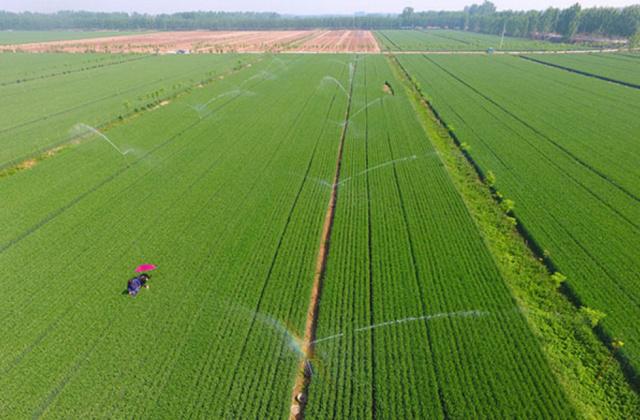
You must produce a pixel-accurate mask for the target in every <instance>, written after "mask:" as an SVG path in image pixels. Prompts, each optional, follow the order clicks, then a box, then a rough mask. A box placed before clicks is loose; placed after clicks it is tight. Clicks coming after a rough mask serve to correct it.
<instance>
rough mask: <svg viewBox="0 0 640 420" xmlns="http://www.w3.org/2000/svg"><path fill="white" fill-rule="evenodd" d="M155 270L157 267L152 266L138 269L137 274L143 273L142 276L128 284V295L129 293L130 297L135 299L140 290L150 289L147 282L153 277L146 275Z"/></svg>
mask: <svg viewBox="0 0 640 420" xmlns="http://www.w3.org/2000/svg"><path fill="white" fill-rule="evenodd" d="M155 268H156V266H154V265H151V264H144V265H141V266H139V267H138V268H136V273H141V274H140V275H138V276H136V277H134V278H132V279H130V280H129V281H128V282H127V293H129V296H133V297H135V296H136V295H137V294H138V292H140V289H142V288H143V287H144V288H145V289H148V288H149V285H148V284H147V282H148V281H149V279H150V278H151V275H150V274H148V273H146V271H151V270H155Z"/></svg>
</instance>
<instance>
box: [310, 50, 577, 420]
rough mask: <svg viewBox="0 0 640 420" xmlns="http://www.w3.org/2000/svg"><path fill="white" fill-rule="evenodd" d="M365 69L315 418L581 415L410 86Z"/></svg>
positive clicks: (315, 388) (346, 166)
mask: <svg viewBox="0 0 640 420" xmlns="http://www.w3.org/2000/svg"><path fill="white" fill-rule="evenodd" d="M359 68H360V69H362V71H360V72H359V73H358V74H357V75H356V79H355V83H356V86H355V90H354V92H355V93H354V98H353V101H354V105H353V110H354V111H355V113H352V120H351V121H350V125H349V130H348V133H347V138H346V142H345V153H344V158H343V172H342V179H341V184H340V186H339V189H338V204H337V210H336V219H335V225H334V233H333V235H332V244H331V249H330V253H329V261H328V267H327V273H326V278H325V283H324V292H323V298H322V301H321V305H320V319H319V329H318V343H317V360H316V363H317V366H318V367H317V370H318V372H319V373H317V374H316V375H315V376H314V377H313V379H312V386H311V390H310V395H309V406H308V410H309V411H308V415H309V416H311V417H313V418H329V417H331V418H356V417H357V418H360V417H371V416H374V415H375V416H379V417H382V418H447V417H454V418H488V417H544V416H553V417H571V416H573V414H574V411H573V408H572V406H571V404H570V403H569V402H568V401H567V399H566V397H565V396H564V393H563V391H562V390H561V388H560V386H559V384H558V383H557V381H556V379H555V377H554V376H553V374H552V373H551V371H550V369H549V367H548V365H547V363H546V361H545V359H544V356H543V354H542V351H541V349H540V346H539V344H538V343H537V341H536V339H535V338H534V337H533V335H532V333H531V332H530V330H529V329H528V326H527V324H526V322H525V321H524V318H523V316H522V314H521V313H520V312H519V310H518V308H517V307H516V306H515V305H514V303H513V301H512V298H511V295H510V293H509V291H508V289H507V288H506V286H505V284H504V280H503V279H502V277H501V276H500V274H499V273H498V271H497V269H496V267H495V264H494V262H493V260H492V258H491V256H490V254H489V252H488V250H487V249H486V247H485V245H484V242H483V240H482V238H481V236H480V234H479V233H478V231H477V228H476V227H475V225H474V223H473V221H472V219H471V218H470V216H469V214H468V212H467V210H466V208H465V206H464V203H463V202H462V200H461V198H460V196H459V195H458V194H457V192H456V190H455V188H454V187H453V184H452V183H451V181H450V179H449V176H448V174H447V172H446V170H445V169H444V168H443V167H442V165H441V163H440V160H439V156H438V155H437V154H436V152H435V150H434V149H433V147H432V146H431V144H430V143H429V140H428V139H427V138H426V136H425V133H424V131H423V129H422V127H421V126H420V123H419V122H418V120H417V119H416V115H415V112H414V110H413V109H412V107H411V105H410V102H409V100H408V98H407V97H406V94H405V92H404V88H403V87H402V85H401V83H400V82H399V81H398V80H397V79H396V78H395V77H394V75H393V73H392V72H391V70H390V68H389V66H388V63H387V61H386V59H385V58H384V57H366V58H362V59H361V63H360V65H359ZM385 82H387V83H391V84H392V85H393V87H394V89H393V91H394V92H395V95H390V94H389V93H386V92H388V90H387V91H386V92H385V91H384V90H383V87H384V85H385ZM367 104H369V106H368V107H367ZM359 109H364V111H363V112H360V113H358V110H359ZM488 401H491V402H492V403H490V404H487V402H488Z"/></svg>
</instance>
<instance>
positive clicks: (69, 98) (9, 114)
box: [0, 55, 238, 167]
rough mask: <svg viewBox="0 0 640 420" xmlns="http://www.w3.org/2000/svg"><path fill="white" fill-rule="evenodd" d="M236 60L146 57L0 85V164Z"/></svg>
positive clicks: (164, 94)
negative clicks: (89, 69)
mask: <svg viewBox="0 0 640 420" xmlns="http://www.w3.org/2000/svg"><path fill="white" fill-rule="evenodd" d="M50 57H51V56H49V55H46V56H44V57H43V58H42V59H43V61H48V60H49V59H50ZM237 61H238V58H237V57H235V56H225V57H214V56H206V57H202V56H200V57H188V58H186V59H185V60H177V59H176V57H150V58H146V59H144V60H136V61H128V62H126V63H122V64H120V65H116V66H108V67H99V68H95V69H93V70H91V71H88V72H84V71H80V72H75V73H69V74H66V75H63V76H60V77H54V78H44V79H38V80H33V81H31V82H29V83H24V84H22V83H20V84H13V85H7V86H2V87H0V93H1V94H2V96H3V98H4V99H5V101H4V102H3V104H2V105H1V106H0V110H1V111H2V112H1V113H0V143H1V144H2V145H3V147H2V151H1V152H0V167H3V166H6V165H7V164H10V163H11V162H18V161H20V160H23V159H25V158H26V157H28V156H29V155H31V154H33V153H34V152H37V151H44V150H46V149H47V147H53V146H55V145H58V144H61V143H64V142H65V141H69V140H70V139H71V138H72V137H73V132H72V131H71V129H72V127H73V126H74V125H75V124H77V123H80V122H82V123H86V124H89V125H91V126H100V125H103V124H105V123H108V122H111V121H113V120H115V119H117V118H118V117H122V116H126V115H129V114H131V113H132V112H135V111H138V110H140V109H143V108H146V107H148V106H149V105H150V104H153V105H155V104H156V103H157V102H159V100H160V99H161V98H165V97H170V96H172V95H173V94H174V93H176V92H180V91H182V90H184V89H187V88H188V87H192V86H196V85H197V84H198V83H200V82H201V81H202V80H205V79H210V78H212V77H218V76H219V75H224V74H225V73H226V72H227V71H229V70H231V69H233V68H235V67H237Z"/></svg>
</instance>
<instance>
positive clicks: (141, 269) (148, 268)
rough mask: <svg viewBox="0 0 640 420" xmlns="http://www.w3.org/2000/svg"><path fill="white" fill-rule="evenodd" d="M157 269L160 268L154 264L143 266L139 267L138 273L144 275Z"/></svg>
mask: <svg viewBox="0 0 640 420" xmlns="http://www.w3.org/2000/svg"><path fill="white" fill-rule="evenodd" d="M156 268H158V267H156V266H155V265H153V264H142V265H139V266H138V268H136V273H144V272H145V271H153V270H155V269H156Z"/></svg>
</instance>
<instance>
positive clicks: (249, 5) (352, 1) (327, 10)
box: [0, 0, 640, 15]
mask: <svg viewBox="0 0 640 420" xmlns="http://www.w3.org/2000/svg"><path fill="white" fill-rule="evenodd" d="M575 2H576V0H495V1H494V3H495V4H496V6H497V7H498V9H499V10H504V9H515V10H529V9H538V10H542V9H546V8H547V7H549V6H555V7H562V8H564V7H567V6H570V5H571V4H573V3H575ZM578 2H579V3H580V4H582V6H583V7H592V6H615V7H622V6H628V5H631V4H638V3H640V0H579V1H578ZM472 3H482V0H475V1H474V0H431V1H412V0H400V1H397V0H322V1H315V2H313V1H304V0H267V1H264V0H263V1H260V0H217V1H216V0H209V1H207V0H178V1H176V0H0V10H8V11H13V12H21V11H32V12H55V11H58V10H90V11H104V12H134V11H135V12H141V13H152V14H158V13H173V12H181V11H193V10H216V11H259V12H278V13H285V14H301V15H313V14H351V13H354V12H361V11H362V12H368V13H399V12H401V11H402V8H403V7H405V6H411V7H413V8H415V9H416V10H461V9H462V8H463V7H464V6H466V5H469V4H472Z"/></svg>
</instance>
